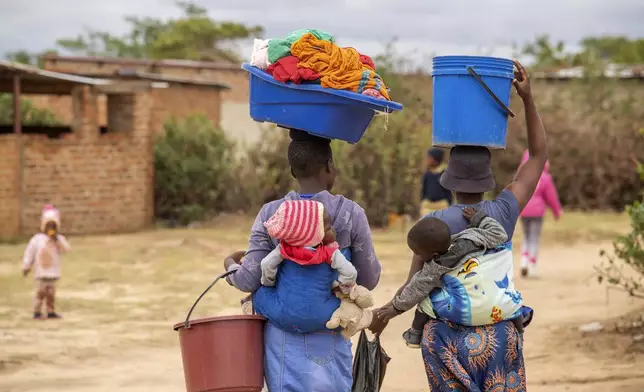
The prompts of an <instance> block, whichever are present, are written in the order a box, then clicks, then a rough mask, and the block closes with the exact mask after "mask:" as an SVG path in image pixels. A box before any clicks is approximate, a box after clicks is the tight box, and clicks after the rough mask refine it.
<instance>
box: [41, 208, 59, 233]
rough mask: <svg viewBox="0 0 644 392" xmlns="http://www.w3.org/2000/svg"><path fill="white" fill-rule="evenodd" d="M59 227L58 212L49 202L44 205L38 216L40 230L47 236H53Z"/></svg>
mask: <svg viewBox="0 0 644 392" xmlns="http://www.w3.org/2000/svg"><path fill="white" fill-rule="evenodd" d="M59 227H60V212H59V211H58V210H57V209H56V208H54V206H52V205H51V204H47V205H45V207H44V208H43V211H42V215H41V217H40V230H41V231H42V232H43V233H45V234H47V235H48V236H50V237H52V236H54V235H55V234H56V233H57V232H58V230H59Z"/></svg>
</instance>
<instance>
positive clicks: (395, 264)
mask: <svg viewBox="0 0 644 392" xmlns="http://www.w3.org/2000/svg"><path fill="white" fill-rule="evenodd" d="M591 222H595V223H594V224H597V220H596V219H592V220H589V221H588V223H589V224H590V223H591ZM602 222H603V227H607V228H606V232H602V233H599V234H598V233H597V232H595V231H592V230H591V231H584V233H583V234H584V236H579V235H577V234H578V233H574V232H573V233H570V232H569V231H566V232H565V234H566V235H564V231H563V229H557V230H559V231H555V229H552V230H551V231H549V232H548V233H547V234H546V239H545V244H544V247H543V251H542V258H541V263H540V268H539V270H538V273H539V276H538V278H535V279H532V280H518V286H519V288H520V289H521V291H522V293H523V296H524V298H525V301H526V303H527V304H529V305H530V306H532V307H533V308H534V309H535V311H536V315H535V320H534V322H533V324H532V325H531V326H530V327H529V328H528V330H527V331H526V333H525V352H524V355H525V358H526V362H527V372H528V383H529V390H530V391H535V392H538V391H571V392H586V391H625V392H631V391H632V392H637V391H644V368H643V367H642V366H641V365H642V364H643V363H644V355H642V354H640V353H638V351H637V350H632V338H631V337H630V336H628V335H618V334H611V333H597V334H591V335H588V336H583V335H582V334H581V333H580V332H579V331H578V327H579V326H580V325H582V324H584V323H588V322H592V321H603V322H604V323H605V325H610V323H611V320H614V319H617V318H619V317H621V316H624V315H626V314H629V313H633V312H637V311H638V310H639V311H640V313H641V309H642V305H643V304H642V303H641V302H636V301H635V300H631V299H629V298H628V297H626V296H625V295H624V294H623V293H621V292H616V291H611V292H610V293H608V292H607V290H606V289H605V288H604V287H602V286H599V285H598V284H597V283H596V280H595V278H594V273H593V268H592V267H593V265H594V264H596V263H597V262H598V256H597V254H598V251H599V249H601V248H604V249H606V248H610V243H609V242H607V241H606V240H605V239H604V240H602V239H601V238H603V237H608V238H610V237H609V235H611V234H610V233H612V231H611V230H621V228H618V226H619V227H621V226H620V225H621V223H619V222H618V220H617V219H613V220H609V221H606V220H604V221H602ZM578 223H579V222H577V223H576V224H575V225H577V224H578ZM611 225H613V226H614V227H613V226H611ZM241 226H243V227H242V228H240V229H238V230H237V229H235V230H231V229H230V228H229V227H227V225H226V224H224V225H223V227H220V228H215V229H200V230H183V231H157V232H149V233H141V234H134V235H123V236H104V237H85V238H76V239H72V240H73V246H74V251H73V253H71V254H69V255H68V256H67V258H66V259H65V279H64V280H63V281H61V284H60V288H59V309H60V311H61V312H62V313H63V314H64V316H65V319H64V320H60V321H34V320H31V319H30V318H29V312H30V306H31V302H30V301H31V299H30V292H31V289H32V286H33V284H32V282H31V280H30V279H29V280H22V279H21V278H20V277H19V266H18V265H17V260H19V258H20V256H21V252H22V250H23V247H24V245H4V246H0V297H1V298H3V300H2V301H1V302H0V391H2V392H9V391H12V392H13V391H15V392H27V391H33V392H50V391H51V392H53V391H68V392H80V391H90V390H91V391H97V392H107V391H126V392H134V391H155V392H159V391H181V390H184V385H183V374H182V369H181V357H180V352H179V347H178V342H177V337H176V335H175V332H173V331H172V329H171V326H172V324H173V323H175V322H177V321H179V320H181V318H182V317H183V316H184V314H185V311H187V309H188V308H189V305H190V304H191V300H192V299H194V298H196V296H197V295H198V294H199V292H200V291H201V290H202V288H203V287H205V286H207V284H208V283H209V282H208V281H209V279H210V277H211V276H214V274H215V273H218V272H219V269H220V268H221V267H220V265H221V263H220V260H221V257H222V256H223V255H224V254H227V253H229V252H230V251H232V250H236V249H243V245H244V234H243V232H244V230H243V229H244V227H246V223H245V224H244V225H241ZM573 237H583V238H585V239H583V238H582V242H577V243H565V242H569V241H570V238H573ZM375 238H376V248H377V252H378V254H379V256H380V258H381V261H382V263H383V278H382V280H381V284H380V285H379V287H378V289H377V290H376V293H375V295H376V297H377V300H378V302H385V301H386V300H388V299H389V298H390V297H391V295H392V294H393V292H394V291H395V290H396V288H397V287H398V285H399V284H400V282H401V281H402V280H403V279H404V276H405V275H406V270H407V265H408V260H409V253H408V251H407V250H406V249H405V247H404V242H403V241H402V239H403V234H402V233H401V232H393V233H391V232H390V233H385V232H378V233H376V234H375ZM516 238H519V237H518V236H517V237H516ZM517 242H518V241H517ZM609 294H610V295H609ZM241 297H242V295H241V294H239V293H238V292H236V291H235V290H234V289H232V288H230V287H226V286H224V285H221V287H216V288H215V289H214V292H213V293H212V294H211V295H209V296H208V297H207V298H206V299H205V300H204V303H203V305H201V306H200V308H199V309H198V311H197V314H196V317H200V316H206V315H216V314H224V313H235V312H237V309H236V303H238V300H239V299H240V298H241ZM410 313H411V312H410ZM410 318H411V314H407V315H404V316H402V317H399V318H397V319H395V320H394V321H393V322H392V323H391V325H390V326H389V328H388V329H387V330H386V331H385V333H384V334H383V338H382V341H383V346H384V347H385V349H386V350H387V352H388V353H389V355H390V356H391V357H392V361H391V362H390V365H389V368H388V371H387V376H386V379H385V384H384V386H383V391H388V392H403V391H405V392H412V391H427V390H428V388H427V383H426V380H425V374H424V371H423V364H422V360H421V357H420V351H418V350H411V349H408V348H406V347H405V346H404V343H403V341H402V339H401V338H400V334H401V333H402V331H403V330H404V329H406V328H407V326H408V325H409V322H410Z"/></svg>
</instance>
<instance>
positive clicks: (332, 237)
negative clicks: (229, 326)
mask: <svg viewBox="0 0 644 392" xmlns="http://www.w3.org/2000/svg"><path fill="white" fill-rule="evenodd" d="M264 227H266V231H267V232H268V235H270V236H271V237H273V238H276V239H278V240H279V244H278V245H277V246H276V247H275V249H273V250H272V251H271V252H270V253H269V254H268V255H266V257H264V259H262V261H261V269H262V278H261V283H262V285H264V286H268V287H272V286H275V284H276V276H277V270H278V268H279V266H280V264H282V262H283V261H284V259H288V260H291V261H293V262H295V263H297V264H299V265H302V266H307V265H308V266H311V265H318V264H322V263H327V264H329V265H330V266H331V268H333V269H335V270H337V271H338V279H337V281H336V282H335V283H334V287H333V288H334V289H336V290H339V291H341V292H342V294H345V295H347V294H350V293H351V291H352V289H353V288H354V287H355V284H356V278H357V276H358V271H357V270H356V268H355V267H354V266H353V264H351V262H349V261H348V260H347V258H346V257H345V256H344V255H343V254H342V252H341V251H340V249H339V246H338V243H337V242H336V234H335V230H334V229H333V225H332V223H331V216H330V215H329V213H328V212H327V211H326V210H325V208H324V205H323V204H322V203H320V202H318V201H314V200H286V201H284V203H282V204H281V205H280V207H279V208H278V209H277V211H275V214H273V216H271V217H270V218H269V219H268V221H266V223H264ZM238 254H239V255H240V256H241V255H242V254H243V252H238ZM251 299H252V295H249V296H248V297H246V298H244V299H243V300H242V309H243V310H244V313H246V314H250V313H252V304H251Z"/></svg>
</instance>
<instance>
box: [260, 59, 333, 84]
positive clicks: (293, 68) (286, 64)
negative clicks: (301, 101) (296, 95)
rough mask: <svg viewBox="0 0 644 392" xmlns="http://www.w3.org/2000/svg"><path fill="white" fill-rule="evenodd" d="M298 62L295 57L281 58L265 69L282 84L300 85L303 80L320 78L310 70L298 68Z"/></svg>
mask: <svg viewBox="0 0 644 392" xmlns="http://www.w3.org/2000/svg"><path fill="white" fill-rule="evenodd" d="M299 61H300V60H299V59H298V58H297V57H295V56H286V57H282V58H281V59H279V60H277V62H276V63H274V64H271V65H270V66H269V67H268V69H266V72H268V73H269V74H271V75H273V78H274V79H275V80H278V81H280V82H283V83H287V82H293V83H295V84H300V83H302V81H303V80H318V79H320V78H321V77H322V76H321V75H320V74H318V73H316V72H314V71H313V70H312V69H308V68H300V67H298V66H297V63H298V62H299Z"/></svg>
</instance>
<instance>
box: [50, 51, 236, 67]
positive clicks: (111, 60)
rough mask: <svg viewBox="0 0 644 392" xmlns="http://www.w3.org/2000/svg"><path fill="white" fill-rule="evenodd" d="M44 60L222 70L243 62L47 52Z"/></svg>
mask: <svg viewBox="0 0 644 392" xmlns="http://www.w3.org/2000/svg"><path fill="white" fill-rule="evenodd" d="M42 58H43V59H44V60H50V61H58V60H60V61H69V62H75V63H98V64H117V65H123V66H127V65H143V66H152V67H154V66H157V67H173V68H197V69H199V68H201V69H222V70H235V71H237V70H240V66H241V64H233V63H220V62H212V61H195V60H174V59H165V60H151V59H134V58H118V57H93V56H88V57H79V56H59V55H57V54H54V53H49V54H46V55H44V56H43V57H42Z"/></svg>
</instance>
